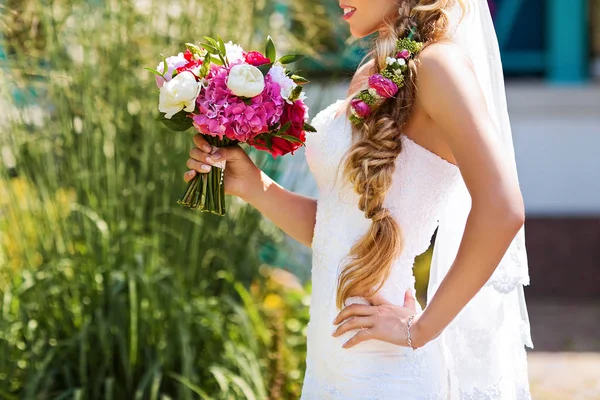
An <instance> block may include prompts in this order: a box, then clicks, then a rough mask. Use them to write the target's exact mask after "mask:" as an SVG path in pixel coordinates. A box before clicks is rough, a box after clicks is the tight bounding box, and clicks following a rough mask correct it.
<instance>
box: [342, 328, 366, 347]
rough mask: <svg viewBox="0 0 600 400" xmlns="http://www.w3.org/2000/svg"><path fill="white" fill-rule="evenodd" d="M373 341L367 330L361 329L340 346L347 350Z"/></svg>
mask: <svg viewBox="0 0 600 400" xmlns="http://www.w3.org/2000/svg"><path fill="white" fill-rule="evenodd" d="M370 339H373V335H372V334H371V332H369V330H368V329H363V330H361V331H360V332H358V333H357V334H356V335H354V336H352V337H351V338H350V340H348V341H347V342H346V343H344V344H343V345H342V347H343V348H345V349H349V348H350V347H354V346H356V345H357V344H359V343H362V342H365V341H367V340H370Z"/></svg>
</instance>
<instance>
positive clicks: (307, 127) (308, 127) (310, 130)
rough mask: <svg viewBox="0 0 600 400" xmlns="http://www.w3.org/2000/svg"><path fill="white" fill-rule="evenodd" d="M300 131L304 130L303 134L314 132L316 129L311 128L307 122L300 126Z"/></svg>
mask: <svg viewBox="0 0 600 400" xmlns="http://www.w3.org/2000/svg"><path fill="white" fill-rule="evenodd" d="M302 129H304V131H305V132H316V131H317V129H316V128H315V127H314V126H312V125H311V124H309V123H308V122H305V123H304V126H302Z"/></svg>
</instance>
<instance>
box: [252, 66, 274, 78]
mask: <svg viewBox="0 0 600 400" xmlns="http://www.w3.org/2000/svg"><path fill="white" fill-rule="evenodd" d="M272 67H273V63H268V64H263V65H259V66H258V67H256V68H258V70H259V71H260V72H262V74H263V76H267V74H268V73H269V71H270V70H271V68H272Z"/></svg>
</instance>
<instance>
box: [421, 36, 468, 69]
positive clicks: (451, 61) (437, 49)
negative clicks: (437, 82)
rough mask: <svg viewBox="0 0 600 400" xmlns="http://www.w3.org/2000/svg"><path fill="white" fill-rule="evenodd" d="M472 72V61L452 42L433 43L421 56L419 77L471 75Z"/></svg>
mask: <svg viewBox="0 0 600 400" xmlns="http://www.w3.org/2000/svg"><path fill="white" fill-rule="evenodd" d="M472 71H473V67H472V63H471V60H469V58H468V57H467V55H466V54H465V53H464V51H463V50H462V49H461V48H460V47H459V46H458V45H457V44H455V43H453V42H450V41H440V42H437V43H433V44H431V45H429V46H427V47H426V48H425V49H423V51H422V52H421V53H420V54H419V63H418V72H419V76H421V75H423V74H424V75H426V76H429V75H438V76H439V74H442V76H447V75H454V74H457V73H458V74H460V73H467V74H470V73H472Z"/></svg>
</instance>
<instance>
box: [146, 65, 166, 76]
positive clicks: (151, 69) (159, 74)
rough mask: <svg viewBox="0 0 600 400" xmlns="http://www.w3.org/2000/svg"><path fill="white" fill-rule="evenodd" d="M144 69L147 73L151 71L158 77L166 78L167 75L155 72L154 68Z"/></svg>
mask: <svg viewBox="0 0 600 400" xmlns="http://www.w3.org/2000/svg"><path fill="white" fill-rule="evenodd" d="M144 69H145V70H146V71H150V72H152V73H153V74H154V75H158V76H160V77H162V78H164V77H165V74H161V73H160V72H158V71H157V70H155V69H154V68H148V67H146V68H144Z"/></svg>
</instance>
